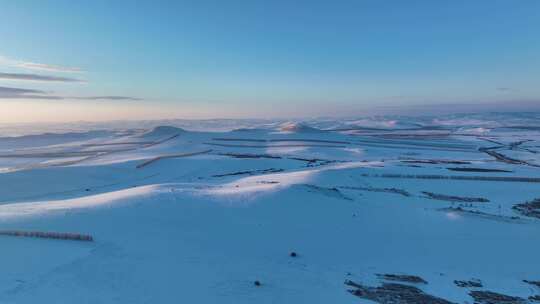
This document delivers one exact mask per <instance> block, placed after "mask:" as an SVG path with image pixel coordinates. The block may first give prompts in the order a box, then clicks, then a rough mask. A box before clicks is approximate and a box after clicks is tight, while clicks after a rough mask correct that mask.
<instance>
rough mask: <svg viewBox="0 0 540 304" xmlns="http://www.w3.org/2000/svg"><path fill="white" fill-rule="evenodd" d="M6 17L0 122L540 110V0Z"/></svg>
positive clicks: (85, 7) (200, 7)
mask: <svg viewBox="0 0 540 304" xmlns="http://www.w3.org/2000/svg"><path fill="white" fill-rule="evenodd" d="M0 22H1V26H0V123H12V122H14V123H17V122H46V121H54V122H62V121H78V120H85V121H102V120H123V119H161V118H197V119H199V118H280V117H306V116H309V117H313V116H351V115H361V114H366V113H370V112H375V111H378V110H383V111H384V109H404V111H407V109H409V111H412V112H415V111H418V109H422V111H424V110H425V109H435V110H436V109H439V110H440V109H447V110H452V109H458V108H462V109H465V110H466V109H468V108H467V107H474V108H475V109H486V110H488V109H489V110H498V109H505V110H512V109H519V110H527V109H531V108H535V107H538V108H540V1H538V0H505V1H503V0H475V1H470V0H454V1H446V0H422V1H421V0H408V1H402V0H393V1H391V0H386V1H385V0H350V1H348V0H332V1H319V0H310V1H307V0H296V1H284V0H272V1H259V0H245V1H241V0H228V1H207V0H197V1H182V0H178V1H120V0H117V1H101V0H93V1H69V0H66V1H62V0H58V1H56V0H48V1H44V0H35V1H31V0H18V1H9V0H0ZM426 111H427V110H426Z"/></svg>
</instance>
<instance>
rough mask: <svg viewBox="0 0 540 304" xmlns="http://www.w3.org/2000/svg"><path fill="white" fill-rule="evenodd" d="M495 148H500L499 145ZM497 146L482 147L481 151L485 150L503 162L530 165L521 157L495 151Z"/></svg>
mask: <svg viewBox="0 0 540 304" xmlns="http://www.w3.org/2000/svg"><path fill="white" fill-rule="evenodd" d="M495 148H498V147H495ZM495 148H480V149H479V151H480V152H484V153H486V154H488V155H489V156H491V157H493V158H495V159H496V160H497V161H500V162H503V163H507V164H512V165H528V163H527V162H524V161H521V160H519V159H515V158H511V157H508V156H506V155H504V154H501V153H499V152H496V151H493V149H495Z"/></svg>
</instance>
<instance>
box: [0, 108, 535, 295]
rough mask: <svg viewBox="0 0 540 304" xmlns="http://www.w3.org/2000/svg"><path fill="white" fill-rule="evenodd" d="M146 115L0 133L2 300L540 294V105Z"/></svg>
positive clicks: (0, 276) (0, 282)
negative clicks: (340, 113)
mask: <svg viewBox="0 0 540 304" xmlns="http://www.w3.org/2000/svg"><path fill="white" fill-rule="evenodd" d="M284 123H285V124H284ZM205 124H206V125H210V126H212V128H214V129H216V130H218V131H216V130H214V131H211V130H210V129H212V128H209V129H204V128H203V127H202V126H203V125H205ZM141 125H144V126H145V128H132V129H129V128H128V129H122V130H120V129H118V128H112V127H111V129H110V130H105V131H103V130H104V129H101V131H96V130H95V129H94V128H91V129H90V130H88V131H86V132H85V131H84V130H77V132H73V130H70V132H68V133H66V134H58V133H57V134H54V135H51V134H45V135H31V136H26V137H3V138H0V185H1V187H0V248H1V257H2V258H1V259H0V269H1V271H0V303H37V302H43V303H74V302H77V303H171V302H180V303H369V301H375V302H379V303H473V302H478V303H527V302H528V301H531V303H533V302H532V301H533V300H534V299H535V298H534V297H535V296H537V295H539V294H540V287H539V286H537V285H535V283H538V281H540V266H539V265H540V264H539V263H538V256H540V218H539V217H540V203H538V202H537V201H535V199H538V198H540V190H539V189H540V158H539V155H540V128H539V126H540V123H539V121H538V116H535V114H528V115H526V114H524V113H521V114H519V115H514V116H512V115H495V114H492V115H486V116H477V115H473V116H471V115H468V116H452V117H438V118H433V117H431V118H427V117H424V118H410V117H384V118H382V117H378V118H372V119H370V118H354V119H353V118H351V119H346V120H334V121H332V120H329V119H324V120H322V119H321V120H307V121H298V122H296V121H295V122H283V121H257V120H253V121H246V120H242V121H237V122H236V123H235V122H234V121H231V120H224V121H213V122H210V121H205V122H197V123H194V126H196V127H194V128H190V127H189V124H188V123H187V122H182V124H180V123H179V122H178V121H176V123H175V122H174V121H172V122H171V126H160V125H159V124H157V123H155V124H154V123H152V124H151V123H148V122H146V123H144V124H141ZM220 126H221V127H220ZM100 127H101V126H100ZM203 129H204V130H203ZM225 129H227V130H230V131H224V130H225ZM23 232H24V233H23ZM30 232H49V233H50V232H56V233H59V234H58V235H62V233H75V234H82V235H89V236H91V237H92V239H93V241H91V242H83V241H72V240H67V239H65V240H63V239H48V238H32V237H27V236H28V235H32V234H31V233H30ZM13 234H18V235H19V236H14V235H13ZM33 235H36V234H33ZM524 280H526V281H527V282H525V281H524ZM255 282H258V283H257V284H255ZM490 292H491V293H490ZM396 299H397V300H396ZM392 301H393V302H392ZM489 301H491V302H489ZM505 301H506V302H505Z"/></svg>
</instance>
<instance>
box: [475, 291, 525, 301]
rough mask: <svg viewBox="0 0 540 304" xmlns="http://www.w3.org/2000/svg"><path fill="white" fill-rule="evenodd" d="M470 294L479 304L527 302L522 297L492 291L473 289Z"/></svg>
mask: <svg viewBox="0 0 540 304" xmlns="http://www.w3.org/2000/svg"><path fill="white" fill-rule="evenodd" d="M469 295H470V296H471V297H472V298H473V299H474V302H475V303H478V304H525V303H527V300H525V299H523V298H520V297H513V296H508V295H504V294H500V293H496V292H492V291H479V290H473V291H471V292H469Z"/></svg>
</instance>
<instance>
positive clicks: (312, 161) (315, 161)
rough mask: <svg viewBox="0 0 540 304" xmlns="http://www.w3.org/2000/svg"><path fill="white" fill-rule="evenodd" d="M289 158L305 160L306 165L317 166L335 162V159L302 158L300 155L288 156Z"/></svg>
mask: <svg viewBox="0 0 540 304" xmlns="http://www.w3.org/2000/svg"><path fill="white" fill-rule="evenodd" d="M288 159H291V160H298V161H303V162H306V167H318V166H324V165H329V164H333V163H337V162H338V161H337V160H329V159H320V158H302V157H289V158H288Z"/></svg>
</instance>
